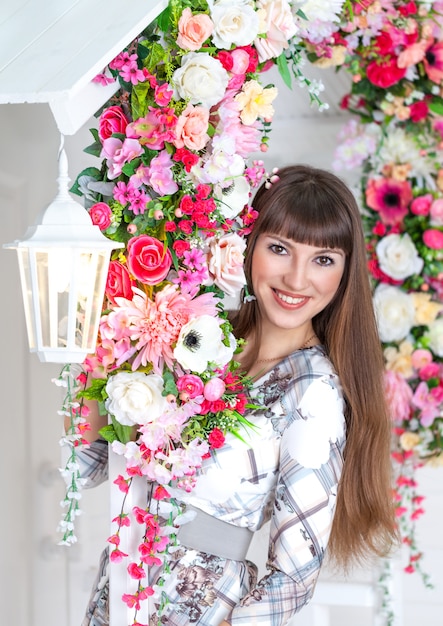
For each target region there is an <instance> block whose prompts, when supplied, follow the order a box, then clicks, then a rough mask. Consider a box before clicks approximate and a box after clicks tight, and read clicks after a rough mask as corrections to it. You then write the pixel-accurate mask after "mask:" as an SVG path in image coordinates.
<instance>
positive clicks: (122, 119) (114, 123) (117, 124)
mask: <svg viewBox="0 0 443 626" xmlns="http://www.w3.org/2000/svg"><path fill="white" fill-rule="evenodd" d="M127 125H128V118H127V117H126V115H125V114H124V113H123V109H122V108H121V107H119V106H112V107H109V108H108V109H105V110H104V111H103V113H102V114H101V116H100V121H99V125H98V136H99V137H100V139H101V140H102V141H104V140H105V139H108V138H109V137H110V136H111V135H112V134H113V133H121V134H122V135H124V134H125V130H126V126H127Z"/></svg>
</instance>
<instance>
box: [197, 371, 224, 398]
mask: <svg viewBox="0 0 443 626" xmlns="http://www.w3.org/2000/svg"><path fill="white" fill-rule="evenodd" d="M225 390H226V385H225V383H224V381H223V380H222V379H221V378H218V377H217V378H211V379H210V380H208V382H207V383H206V384H205V388H204V390H203V395H204V396H205V398H206V400H209V401H210V402H214V401H215V400H220V398H221V397H222V395H223V394H224V393H225Z"/></svg>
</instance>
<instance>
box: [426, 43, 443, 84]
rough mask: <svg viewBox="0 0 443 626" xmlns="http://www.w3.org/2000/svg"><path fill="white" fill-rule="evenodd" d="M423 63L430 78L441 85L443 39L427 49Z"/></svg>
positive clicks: (442, 79) (442, 78)
mask: <svg viewBox="0 0 443 626" xmlns="http://www.w3.org/2000/svg"><path fill="white" fill-rule="evenodd" d="M423 65H424V66H425V71H426V74H427V75H428V78H429V79H430V80H432V82H433V83H437V85H440V83H441V82H442V81H443V41H439V42H438V43H436V44H434V45H432V46H431V47H430V48H428V49H427V50H426V55H425V58H424V59H423Z"/></svg>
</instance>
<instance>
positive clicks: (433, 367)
mask: <svg viewBox="0 0 443 626" xmlns="http://www.w3.org/2000/svg"><path fill="white" fill-rule="evenodd" d="M439 372H440V368H439V366H438V363H434V362H432V363H427V364H426V365H424V366H423V367H421V368H420V369H419V372H418V375H419V376H420V378H421V380H430V379H431V378H437V377H438V375H439Z"/></svg>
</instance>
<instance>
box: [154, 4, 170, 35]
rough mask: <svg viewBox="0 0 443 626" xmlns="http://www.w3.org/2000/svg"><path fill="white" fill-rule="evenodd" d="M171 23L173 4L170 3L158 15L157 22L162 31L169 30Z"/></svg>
mask: <svg viewBox="0 0 443 626" xmlns="http://www.w3.org/2000/svg"><path fill="white" fill-rule="evenodd" d="M170 23H171V5H170V4H169V5H168V6H167V7H166V9H165V10H164V11H162V12H161V13H160V15H159V16H158V17H157V24H158V27H159V29H160V30H161V31H163V32H164V33H165V32H167V31H168V30H169V27H170V26H169V25H170Z"/></svg>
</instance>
